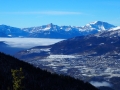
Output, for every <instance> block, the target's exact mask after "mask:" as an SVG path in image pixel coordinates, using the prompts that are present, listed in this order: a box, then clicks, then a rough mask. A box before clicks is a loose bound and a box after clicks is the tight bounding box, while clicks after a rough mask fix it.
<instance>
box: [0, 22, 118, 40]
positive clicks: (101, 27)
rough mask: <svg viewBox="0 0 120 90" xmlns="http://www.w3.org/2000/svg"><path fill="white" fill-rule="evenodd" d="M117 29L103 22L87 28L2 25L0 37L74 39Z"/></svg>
mask: <svg viewBox="0 0 120 90" xmlns="http://www.w3.org/2000/svg"><path fill="white" fill-rule="evenodd" d="M112 28H117V26H115V25H112V24H109V23H107V22H103V21H95V22H92V23H89V24H86V25H85V26H58V25H54V24H52V23H50V24H48V25H42V26H38V27H29V28H16V27H11V26H7V25H0V37H34V38H64V39H66V38H72V37H75V36H85V35H89V34H95V33H98V32H101V31H106V30H110V29H112Z"/></svg>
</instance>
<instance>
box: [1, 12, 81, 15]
mask: <svg viewBox="0 0 120 90" xmlns="http://www.w3.org/2000/svg"><path fill="white" fill-rule="evenodd" d="M0 14H37V15H38V14H41V15H81V14H82V13H81V12H68V11H39V12H1V13H0Z"/></svg>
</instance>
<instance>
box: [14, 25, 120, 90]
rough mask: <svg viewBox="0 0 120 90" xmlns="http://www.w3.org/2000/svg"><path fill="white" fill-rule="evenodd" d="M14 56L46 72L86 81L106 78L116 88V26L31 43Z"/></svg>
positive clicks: (119, 46) (119, 47)
mask: <svg viewBox="0 0 120 90" xmlns="http://www.w3.org/2000/svg"><path fill="white" fill-rule="evenodd" d="M15 57H17V58H19V59H21V60H23V61H25V62H28V63H30V64H33V65H34V66H35V67H39V68H42V69H46V70H48V71H50V72H56V73H58V74H65V75H70V76H72V77H74V78H78V79H83V80H84V81H89V82H91V81H94V82H96V81H97V82H98V81H99V82H107V83H109V84H107V85H108V87H112V88H114V89H115V90H119V88H120V87H119V84H120V83H119V81H118V80H119V79H120V75H119V74H120V70H119V68H120V59H119V58H120V29H119V27H116V28H113V29H109V30H104V31H102V32H99V33H96V34H92V35H86V36H77V37H74V38H69V39H66V40H63V41H60V42H58V43H55V44H53V45H49V46H37V47H33V48H30V49H27V50H23V51H20V52H18V53H16V55H15ZM106 87H107V86H106ZM105 90H107V89H105ZM108 90H109V89H108Z"/></svg>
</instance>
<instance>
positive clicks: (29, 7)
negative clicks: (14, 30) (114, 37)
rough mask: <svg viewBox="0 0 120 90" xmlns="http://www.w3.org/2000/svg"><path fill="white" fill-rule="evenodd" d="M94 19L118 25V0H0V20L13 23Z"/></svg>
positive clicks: (29, 24)
mask: <svg viewBox="0 0 120 90" xmlns="http://www.w3.org/2000/svg"><path fill="white" fill-rule="evenodd" d="M98 20H99V21H105V22H109V23H111V24H114V25H116V26H120V0H0V24H6V25H10V26H14V27H20V28H23V27H32V26H40V25H46V24H49V23H53V24H56V25H60V26H61V25H71V26H84V25H85V24H87V23H90V22H93V21H98Z"/></svg>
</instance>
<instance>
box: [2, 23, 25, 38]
mask: <svg viewBox="0 0 120 90" xmlns="http://www.w3.org/2000/svg"><path fill="white" fill-rule="evenodd" d="M26 35H27V33H26V32H25V31H23V30H21V29H20V28H16V27H11V26H7V25H0V37H22V36H26Z"/></svg>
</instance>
